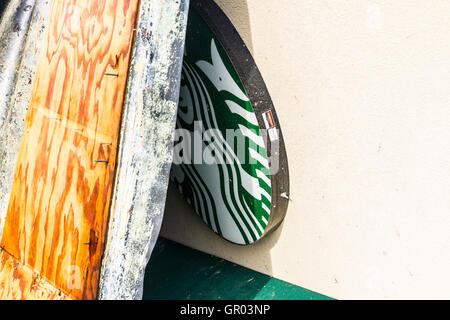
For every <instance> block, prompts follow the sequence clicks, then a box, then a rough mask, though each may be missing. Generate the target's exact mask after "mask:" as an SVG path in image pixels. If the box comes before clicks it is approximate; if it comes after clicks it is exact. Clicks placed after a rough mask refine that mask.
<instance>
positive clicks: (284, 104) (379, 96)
mask: <svg viewBox="0 0 450 320" xmlns="http://www.w3.org/2000/svg"><path fill="white" fill-rule="evenodd" d="M216 2H217V3H218V4H219V5H220V6H221V7H222V8H223V10H224V11H225V12H226V13H227V14H228V16H229V17H230V18H231V20H232V21H233V23H234V24H235V26H236V27H237V29H238V31H239V32H240V34H241V35H242V37H243V38H244V40H245V42H246V43H247V45H248V46H249V47H250V49H251V51H252V53H253V54H254V57H255V60H256V62H257V64H258V66H259V68H260V70H261V72H262V75H263V77H264V78H265V81H266V84H267V86H268V88H269V91H270V93H271V95H272V98H273V100H274V104H275V107H276V110H277V113H278V116H279V118H280V122H281V125H282V128H283V133H284V139H285V142H286V148H287V152H288V159H289V165H290V174H291V198H292V202H291V203H290V205H289V210H288V213H287V218H286V220H285V222H284V224H283V226H282V227H281V228H280V229H279V230H278V231H276V232H275V233H274V234H272V235H270V236H269V237H268V238H266V239H263V240H262V241H261V242H259V243H257V244H256V245H254V246H250V247H239V246H235V245H232V244H229V243H226V242H224V241H222V240H221V239H219V237H217V236H216V235H215V234H214V233H213V232H212V231H209V230H208V229H207V228H206V226H204V225H203V223H202V222H201V219H200V218H198V217H197V216H195V214H194V213H193V212H192V210H191V209H190V208H189V207H188V206H187V205H186V204H184V202H183V200H182V199H181V197H180V196H179V195H178V193H177V191H176V190H175V188H171V189H170V192H169V200H168V202H167V210H166V217H165V221H164V224H163V230H162V234H163V235H164V236H165V237H167V238H170V239H173V240H176V241H179V242H181V243H184V244H186V245H188V246H191V247H194V248H198V249H200V250H203V251H206V252H208V253H212V254H214V255H217V256H220V257H222V258H225V259H228V260H231V261H233V262H236V263H238V264H241V265H244V266H246V267H250V268H253V269H255V270H258V271H261V272H263V273H266V274H270V275H273V276H275V277H277V278H281V279H282V280H286V281H288V282H291V283H294V284H297V285H300V286H302V287H305V288H308V289H311V290H314V291H318V292H320V293H323V294H326V295H328V296H332V297H334V298H450V293H449V292H448V288H449V287H450V280H449V278H448V277H447V272H448V270H449V268H450V250H449V249H450V234H449V233H448V230H449V228H450V214H449V213H450V195H449V190H450V161H449V159H450V144H449V143H448V141H449V139H450V126H449V125H448V121H449V115H450V90H449V83H450V64H449V63H448V57H449V56H450V34H449V33H448V29H449V27H450V2H448V1H439V0H437V1H433V2H430V1H426V0H414V1H406V0H399V1H387V0H378V1H368V0H350V1H343V0H341V1H336V0H321V1H316V0H298V1H291V0H280V1H271V0H247V1H245V0H217V1H216Z"/></svg>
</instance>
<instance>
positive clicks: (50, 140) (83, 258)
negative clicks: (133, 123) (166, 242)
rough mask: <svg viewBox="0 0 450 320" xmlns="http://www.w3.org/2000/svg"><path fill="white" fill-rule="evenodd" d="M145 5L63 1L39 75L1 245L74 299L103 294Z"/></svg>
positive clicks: (57, 4) (126, 0)
mask: <svg viewBox="0 0 450 320" xmlns="http://www.w3.org/2000/svg"><path fill="white" fill-rule="evenodd" d="M137 6H138V0H90V1H87V0H85V1H75V0H70V1H62V0H54V1H53V3H52V9H51V16H50V22H49V25H48V33H47V36H46V38H45V41H44V43H43V47H42V50H41V55H40V60H39V64H38V67H37V72H36V76H35V80H34V84H33V92H32V97H31V102H30V107H29V110H28V114H27V118H26V123H25V130H24V136H23V139H22V143H21V149H20V153H19V160H18V163H17V167H16V173H15V177H14V183H13V189H12V193H11V198H10V204H9V208H8V213H7V218H6V223H5V230H4V234H3V238H2V242H1V246H2V247H3V248H4V249H5V250H6V251H8V252H9V253H10V254H11V255H12V256H13V257H14V258H16V259H17V260H18V261H19V262H20V263H22V264H25V265H27V266H29V267H30V268H31V269H32V270H34V271H36V272H38V273H39V274H40V275H41V276H42V277H44V278H46V279H48V281H49V282H50V283H51V284H53V285H54V286H55V287H56V288H58V289H61V290H62V292H64V293H66V294H68V295H70V297H72V298H75V299H93V298H96V296H97V291H98V280H99V279H98V278H99V271H100V264H101V257H102V253H103V248H104V241H105V234H106V227H107V222H108V215H109V209H110V202H111V188H112V185H113V180H114V175H115V169H116V149H117V143H118V135H119V128H120V120H121V113H122V105H123V99H124V93H125V87H126V81H127V73H128V64H129V59H130V52H131V47H132V40H133V29H134V25H135V18H136V12H137ZM3 272H4V271H3V270H2V271H1V273H3Z"/></svg>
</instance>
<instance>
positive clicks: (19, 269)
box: [0, 249, 69, 300]
mask: <svg viewBox="0 0 450 320" xmlns="http://www.w3.org/2000/svg"><path fill="white" fill-rule="evenodd" d="M0 270H1V272H0V297H1V299H2V300H67V299H69V298H68V297H67V296H66V295H65V294H63V293H62V292H61V291H60V290H58V289H56V288H55V287H53V286H52V285H51V284H49V283H48V282H47V281H46V280H45V279H43V278H41V277H40V276H39V275H38V274H36V273H35V272H33V270H31V269H30V268H29V267H27V266H24V265H23V264H21V263H19V262H18V261H17V260H16V259H14V258H13V257H12V256H11V255H9V254H8V253H7V252H6V251H4V250H2V249H0Z"/></svg>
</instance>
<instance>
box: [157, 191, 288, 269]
mask: <svg viewBox="0 0 450 320" xmlns="http://www.w3.org/2000/svg"><path fill="white" fill-rule="evenodd" d="M282 229H283V225H281V226H280V227H279V228H278V229H277V230H275V231H274V232H272V233H271V234H269V235H267V236H265V237H264V238H263V239H261V240H260V241H258V242H256V243H255V244H252V245H249V246H240V245H236V244H233V243H231V242H228V241H226V240H224V239H222V238H221V237H219V236H218V235H217V234H216V233H214V232H213V231H212V230H211V229H209V228H208V227H207V226H206V224H205V223H204V222H203V220H202V219H201V218H200V217H199V216H198V215H197V214H196V213H195V212H194V210H193V209H192V208H191V207H190V206H189V205H188V204H187V203H186V201H185V200H184V199H183V197H182V196H181V195H180V194H179V193H178V190H177V188H176V186H175V184H174V183H172V182H170V183H169V190H168V193H167V201H166V209H165V213H164V220H163V224H162V229H161V236H163V237H164V238H167V239H169V240H173V241H175V242H178V243H182V244H184V245H185V246H188V247H191V248H194V249H197V250H200V251H203V252H206V253H209V254H212V255H214V256H217V257H220V258H222V259H225V260H228V261H231V262H235V263H238V264H240V265H242V266H244V267H247V268H250V269H252V270H255V271H258V272H261V273H263V274H266V275H269V276H273V270H272V260H271V255H270V250H271V249H272V248H273V247H274V246H275V244H276V243H277V242H278V239H279V237H280V234H281V232H282Z"/></svg>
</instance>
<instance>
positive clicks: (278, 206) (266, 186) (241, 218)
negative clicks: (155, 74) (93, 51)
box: [171, 0, 289, 245]
mask: <svg viewBox="0 0 450 320" xmlns="http://www.w3.org/2000/svg"><path fill="white" fill-rule="evenodd" d="M215 28H221V31H220V33H216V32H215ZM233 47H234V50H233ZM240 65H241V66H240ZM246 72H251V73H252V76H253V79H251V80H248V79H247V80H246V77H248V75H249V74H248V73H246ZM243 79H244V80H243ZM171 179H172V180H173V181H174V182H175V183H176V184H177V186H178V190H179V191H180V193H182V194H183V195H184V197H185V199H186V201H187V202H188V203H189V204H190V205H191V206H192V207H193V209H194V210H195V212H196V213H197V214H198V215H199V216H200V217H201V219H203V221H204V222H205V223H206V224H207V225H208V226H209V227H210V228H211V229H212V230H213V231H214V232H216V233H217V234H218V235H219V236H221V237H223V238H224V239H226V240H228V241H231V242H233V243H236V244H241V245H248V244H252V243H254V242H256V241H258V240H259V239H261V238H262V237H263V236H264V235H266V234H268V233H270V231H272V230H274V229H275V228H276V227H277V226H278V225H279V224H280V223H281V221H282V220H283V218H284V215H285V213H286V208H287V205H288V201H289V200H288V199H289V175H288V167H287V159H286V152H285V150H284V143H283V138H282V134H281V130H280V126H279V123H278V119H277V117H276V112H275V109H274V107H273V104H272V102H271V100H270V96H269V94H268V92H267V89H266V87H265V85H264V82H263V81H262V77H261V75H260V73H259V72H258V70H257V68H256V65H255V63H254V61H253V59H252V58H251V55H250V53H249V52H248V50H247V49H246V47H245V44H244V43H243V41H242V39H241V38H240V37H239V35H238V34H237V32H236V30H235V29H234V28H233V27H232V25H231V23H230V21H229V20H228V19H227V18H226V16H225V15H224V14H223V12H222V11H221V10H220V9H219V8H218V7H217V5H215V4H214V3H213V2H212V1H200V0H199V1H192V3H191V9H190V13H189V22H188V29H187V36H186V49H185V57H184V63H183V70H182V79H181V90H180V102H179V111H178V119H177V130H176V136H175V154H174V164H173V166H172V173H171Z"/></svg>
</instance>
